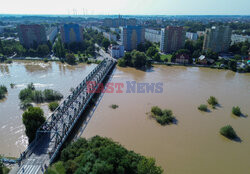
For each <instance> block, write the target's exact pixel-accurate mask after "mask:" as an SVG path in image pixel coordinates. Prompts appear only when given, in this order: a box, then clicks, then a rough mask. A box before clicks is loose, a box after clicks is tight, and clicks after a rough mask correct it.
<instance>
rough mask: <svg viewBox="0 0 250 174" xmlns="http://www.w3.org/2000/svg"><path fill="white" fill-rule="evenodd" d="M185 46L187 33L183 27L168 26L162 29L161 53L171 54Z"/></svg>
mask: <svg viewBox="0 0 250 174" xmlns="http://www.w3.org/2000/svg"><path fill="white" fill-rule="evenodd" d="M184 45H185V32H184V28H183V27H175V26H167V27H166V28H163V29H161V44H160V50H161V52H164V53H171V52H173V51H177V50H179V49H181V48H183V47H184Z"/></svg>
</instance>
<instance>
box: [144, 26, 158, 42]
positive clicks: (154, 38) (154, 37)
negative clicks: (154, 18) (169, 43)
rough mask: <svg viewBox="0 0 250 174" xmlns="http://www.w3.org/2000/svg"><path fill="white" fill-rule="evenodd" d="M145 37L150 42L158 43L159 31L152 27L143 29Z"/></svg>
mask: <svg viewBox="0 0 250 174" xmlns="http://www.w3.org/2000/svg"><path fill="white" fill-rule="evenodd" d="M145 39H146V40H147V41H150V42H155V43H160V41H161V31H160V30H153V29H145Z"/></svg>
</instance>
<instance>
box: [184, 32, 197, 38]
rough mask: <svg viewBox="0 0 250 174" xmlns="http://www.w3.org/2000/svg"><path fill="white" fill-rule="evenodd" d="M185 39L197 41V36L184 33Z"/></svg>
mask: <svg viewBox="0 0 250 174" xmlns="http://www.w3.org/2000/svg"><path fill="white" fill-rule="evenodd" d="M186 38H188V39H189V40H197V39H198V34H197V33H191V32H186Z"/></svg>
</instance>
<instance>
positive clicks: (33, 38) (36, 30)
mask: <svg viewBox="0 0 250 174" xmlns="http://www.w3.org/2000/svg"><path fill="white" fill-rule="evenodd" d="M17 30H18V35H19V40H20V43H21V44H22V45H23V46H24V47H28V48H30V47H34V46H37V45H39V44H44V43H46V42H47V36H46V31H45V28H44V26H43V25H38V24H29V25H23V24H22V25H19V26H18V27H17Z"/></svg>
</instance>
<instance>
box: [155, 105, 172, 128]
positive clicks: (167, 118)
mask: <svg viewBox="0 0 250 174" xmlns="http://www.w3.org/2000/svg"><path fill="white" fill-rule="evenodd" d="M151 114H152V116H153V117H154V118H155V119H156V121H157V122H158V123H160V124H161V125H166V124H170V123H173V121H174V120H175V117H174V116H173V112H172V111H171V110H168V109H164V110H162V109H161V108H159V107H158V106H153V107H152V108H151Z"/></svg>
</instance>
